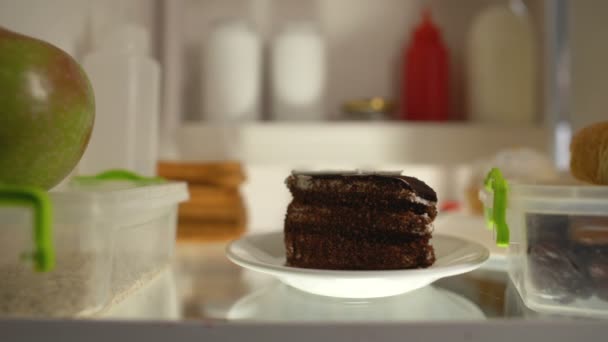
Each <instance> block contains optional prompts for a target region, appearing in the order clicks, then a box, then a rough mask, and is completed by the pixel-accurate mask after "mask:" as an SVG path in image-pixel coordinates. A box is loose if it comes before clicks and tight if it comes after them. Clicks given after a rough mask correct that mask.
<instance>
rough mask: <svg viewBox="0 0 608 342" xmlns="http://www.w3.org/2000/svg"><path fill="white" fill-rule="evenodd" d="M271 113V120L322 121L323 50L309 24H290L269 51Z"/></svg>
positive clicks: (312, 27) (324, 55) (314, 26)
mask: <svg viewBox="0 0 608 342" xmlns="http://www.w3.org/2000/svg"><path fill="white" fill-rule="evenodd" d="M270 59H271V62H270V63H271V70H270V77H271V81H270V84H271V110H272V119H274V120H322V119H323V118H324V96H323V95H324V92H325V79H326V49H325V44H324V41H323V37H322V35H321V33H320V32H319V30H318V28H317V26H316V25H315V24H314V23H312V22H304V21H303V22H292V23H290V24H287V26H285V27H284V28H283V30H282V31H281V32H280V33H279V34H278V35H277V36H276V37H275V38H274V40H273V43H272V47H271V57H270Z"/></svg>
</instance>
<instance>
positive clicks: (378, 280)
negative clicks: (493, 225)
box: [226, 232, 490, 298]
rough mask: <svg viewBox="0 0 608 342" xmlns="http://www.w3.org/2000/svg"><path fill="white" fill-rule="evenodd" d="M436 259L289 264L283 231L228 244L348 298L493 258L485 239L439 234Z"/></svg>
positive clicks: (256, 263) (311, 287) (389, 292)
mask: <svg viewBox="0 0 608 342" xmlns="http://www.w3.org/2000/svg"><path fill="white" fill-rule="evenodd" d="M431 243H432V244H433V247H434V248H435V257H436V259H437V260H436V261H435V264H433V266H431V267H429V268H426V269H412V270H388V271H333V270H318V269H306V268H297V267H289V266H286V265H285V247H284V243H283V232H272V233H264V234H256V235H249V236H245V237H243V238H241V239H239V240H237V241H234V242H232V243H231V244H230V245H228V248H227V250H226V254H227V256H228V259H230V260H231V261H232V262H234V263H235V264H237V265H240V266H242V267H245V268H247V269H250V270H253V271H258V272H262V273H266V274H269V275H272V276H274V277H276V278H278V279H279V280H281V281H282V282H283V283H285V284H287V285H290V286H293V287H295V288H297V289H300V290H302V291H305V292H310V293H313V294H317V295H322V296H330V297H342V298H377V297H388V296H395V295H398V294H402V293H406V292H409V291H412V290H415V289H418V288H421V287H423V286H426V285H428V284H431V283H432V282H434V281H436V280H438V279H441V278H445V277H449V276H453V275H457V274H462V273H466V272H470V271H472V270H474V269H476V268H478V267H480V266H481V265H482V264H483V263H484V262H485V261H486V260H487V259H488V257H489V254H490V253H489V251H488V249H487V248H485V247H484V246H482V245H481V244H479V243H476V242H472V241H467V240H463V239H460V238H457V237H451V236H444V235H434V236H433V239H432V241H431Z"/></svg>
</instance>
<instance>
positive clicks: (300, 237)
mask: <svg viewBox="0 0 608 342" xmlns="http://www.w3.org/2000/svg"><path fill="white" fill-rule="evenodd" d="M286 184H287V187H288V188H289V190H290V192H291V194H292V195H293V200H292V202H291V203H290V204H289V207H288V209H287V215H286V217H285V248H286V255H287V264H288V265H289V266H294V267H303V268H318V269H335V270H388V269H406V268H424V267H428V266H431V265H432V264H433V262H434V261H435V255H434V252H433V247H432V246H431V245H430V243H429V241H430V238H431V233H432V222H433V220H434V219H435V217H436V216H437V208H436V203H437V195H436V194H435V191H433V189H431V188H430V187H429V186H428V185H426V184H425V183H424V182H422V181H420V180H418V179H416V178H413V177H408V176H403V175H401V174H399V173H361V172H353V173H304V172H293V173H292V174H291V175H290V176H289V177H288V178H287V180H286Z"/></svg>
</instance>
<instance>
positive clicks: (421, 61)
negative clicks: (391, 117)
mask: <svg viewBox="0 0 608 342" xmlns="http://www.w3.org/2000/svg"><path fill="white" fill-rule="evenodd" d="M404 57H405V67H404V68H403V72H404V75H403V78H402V81H403V84H402V89H401V99H400V100H401V101H400V103H401V104H402V105H401V106H400V107H401V118H403V119H406V120H412V121H446V120H448V113H449V106H450V104H449V103H450V100H449V98H450V94H449V88H450V84H449V83H450V76H449V74H450V68H449V54H448V50H447V48H446V47H445V46H444V44H443V40H442V38H441V33H440V32H439V28H437V26H436V25H435V24H434V23H433V21H432V19H431V13H430V11H429V10H425V11H424V13H423V19H422V23H421V24H420V25H418V27H416V29H415V31H414V33H413V35H412V41H411V43H410V45H409V46H408V48H407V51H406V52H405V56H404ZM404 103H405V106H403V104H404Z"/></svg>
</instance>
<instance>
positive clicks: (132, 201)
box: [0, 170, 188, 272]
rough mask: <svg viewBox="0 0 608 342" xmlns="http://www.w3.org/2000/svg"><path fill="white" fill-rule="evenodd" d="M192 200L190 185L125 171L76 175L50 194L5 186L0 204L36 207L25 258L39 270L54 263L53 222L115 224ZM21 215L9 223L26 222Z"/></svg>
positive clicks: (8, 217)
mask: <svg viewBox="0 0 608 342" xmlns="http://www.w3.org/2000/svg"><path fill="white" fill-rule="evenodd" d="M187 199H188V191H187V186H186V183H183V182H167V181H165V180H164V179H162V178H146V177H141V176H139V175H136V174H134V173H131V172H129V171H124V170H112V171H108V172H104V173H101V174H99V175H96V176H91V177H77V178H75V179H74V180H73V181H72V182H70V183H69V184H68V185H67V186H65V187H63V188H62V189H59V190H55V191H51V192H48V193H47V192H46V191H42V190H40V189H36V188H30V187H23V186H10V185H0V205H4V206H17V207H30V208H32V209H33V217H34V224H33V227H32V228H33V234H32V236H33V238H34V241H33V247H32V248H33V250H32V251H31V252H28V253H26V255H24V257H25V258H26V259H31V260H32V261H34V268H35V269H36V270H37V271H43V272H46V271H50V270H52V268H53V265H54V249H53V243H52V240H53V239H52V237H53V233H52V223H53V222H54V221H55V222H56V221H59V222H62V223H68V222H69V223H76V222H82V221H84V222H90V221H91V220H93V219H95V220H97V221H103V220H115V219H116V218H123V217H128V216H133V215H135V214H136V213H137V212H138V211H145V210H150V209H156V208H161V207H166V206H170V205H176V204H178V203H179V202H182V201H185V200H187ZM21 219H22V217H21V216H20V215H16V216H15V217H12V215H6V216H3V220H4V221H8V222H10V221H11V220H15V221H16V222H19V221H21Z"/></svg>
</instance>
